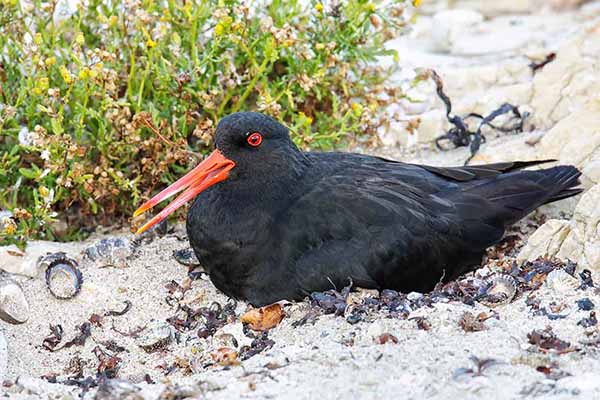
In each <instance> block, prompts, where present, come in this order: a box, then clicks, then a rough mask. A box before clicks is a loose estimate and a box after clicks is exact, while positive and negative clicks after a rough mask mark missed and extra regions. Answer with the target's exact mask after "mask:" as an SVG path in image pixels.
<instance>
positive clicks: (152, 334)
mask: <svg viewBox="0 0 600 400" xmlns="http://www.w3.org/2000/svg"><path fill="white" fill-rule="evenodd" d="M172 340H173V330H172V329H171V327H170V326H169V325H166V324H163V323H154V324H153V326H150V327H149V329H146V330H145V331H144V333H142V335H141V336H140V338H139V340H138V343H137V344H138V346H139V347H141V348H142V349H143V350H144V351H145V352H146V353H154V352H156V351H160V350H163V349H165V348H166V347H167V346H168V345H169V344H170V343H171V341H172Z"/></svg>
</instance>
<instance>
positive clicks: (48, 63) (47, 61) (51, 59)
mask: <svg viewBox="0 0 600 400" xmlns="http://www.w3.org/2000/svg"><path fill="white" fill-rule="evenodd" d="M44 64H46V67H48V68H50V67H51V66H53V65H54V64H56V57H48V58H46V59H45V60H44Z"/></svg>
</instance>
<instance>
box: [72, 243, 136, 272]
mask: <svg viewBox="0 0 600 400" xmlns="http://www.w3.org/2000/svg"><path fill="white" fill-rule="evenodd" d="M133 248H134V246H133V244H132V243H131V242H130V241H129V240H128V239H127V238H122V237H110V238H105V239H102V240H100V241H99V242H97V243H96V244H94V245H93V246H90V247H88V248H87V249H85V250H84V252H83V254H84V258H85V259H86V260H90V261H92V262H94V263H95V264H96V265H97V266H98V267H117V268H125V267H127V260H128V259H129V258H130V257H131V255H132V254H133Z"/></svg>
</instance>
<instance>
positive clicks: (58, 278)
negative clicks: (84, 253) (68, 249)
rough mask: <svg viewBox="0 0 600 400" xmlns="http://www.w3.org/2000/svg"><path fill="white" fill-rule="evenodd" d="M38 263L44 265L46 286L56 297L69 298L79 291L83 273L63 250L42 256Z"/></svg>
mask: <svg viewBox="0 0 600 400" xmlns="http://www.w3.org/2000/svg"><path fill="white" fill-rule="evenodd" d="M38 264H39V265H42V266H45V267H46V286H48V290H50V293H52V295H53V296H54V297H56V298H57V299H61V300H66V299H71V298H73V297H75V296H77V294H78V293H79V292H80V291H81V285H82V284H83V275H82V274H81V271H80V270H79V268H77V261H75V260H74V259H72V258H70V257H69V256H67V255H66V254H65V253H63V252H58V253H52V254H47V255H45V256H42V257H41V258H40V260H39V262H38Z"/></svg>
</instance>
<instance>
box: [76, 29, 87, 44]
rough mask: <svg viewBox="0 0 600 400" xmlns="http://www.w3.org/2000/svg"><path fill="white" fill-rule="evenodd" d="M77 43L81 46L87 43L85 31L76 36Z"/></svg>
mask: <svg viewBox="0 0 600 400" xmlns="http://www.w3.org/2000/svg"><path fill="white" fill-rule="evenodd" d="M75 43H77V44H78V45H80V46H81V45H82V44H84V43H85V37H83V33H81V32H80V33H78V34H77V36H75Z"/></svg>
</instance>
